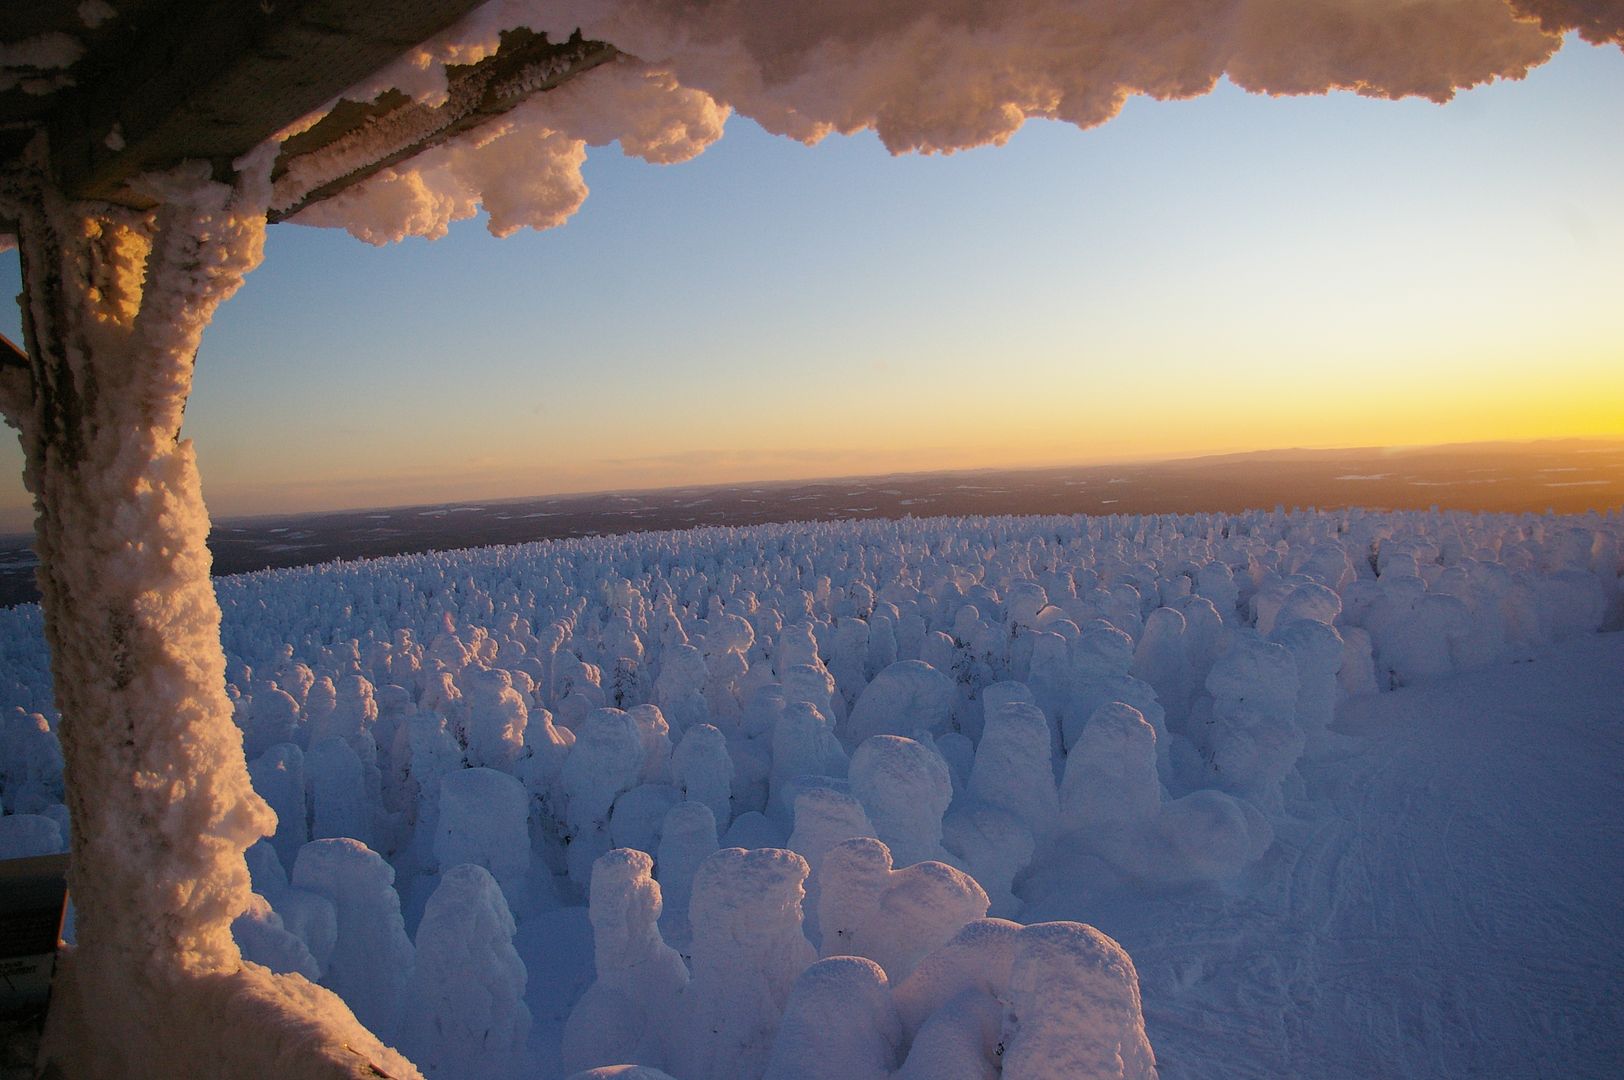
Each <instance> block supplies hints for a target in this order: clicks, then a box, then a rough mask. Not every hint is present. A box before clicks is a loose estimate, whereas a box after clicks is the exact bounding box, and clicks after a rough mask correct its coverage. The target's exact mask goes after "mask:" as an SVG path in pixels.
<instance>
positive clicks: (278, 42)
mask: <svg viewBox="0 0 1624 1080" xmlns="http://www.w3.org/2000/svg"><path fill="white" fill-rule="evenodd" d="M479 2H480V0H415V2H414V3H411V4H379V3H377V2H376V0H273V2H266V3H260V2H254V0H240V2H233V3H220V2H219V0H182V2H180V3H175V4H169V5H163V6H161V7H158V9H157V10H156V11H154V12H153V13H152V14H151V17H150V18H146V19H142V20H139V22H138V23H137V20H132V21H131V22H130V23H129V24H126V25H125V26H121V27H120V28H119V29H120V31H121V35H120V39H119V46H118V47H117V48H115V49H109V50H105V51H104V50H100V49H98V50H94V51H93V52H92V53H91V54H90V55H88V56H86V57H85V59H84V60H83V61H82V62H81V63H80V64H79V65H77V66H76V67H75V69H74V71H73V75H74V78H75V81H76V85H75V86H74V87H73V88H72V89H68V90H62V91H58V93H57V94H54V95H52V100H51V101H50V115H49V120H48V127H49V132H50V145H51V160H52V169H53V171H54V172H55V174H56V178H57V180H58V182H59V184H60V185H61V186H62V188H63V190H64V191H65V192H67V193H68V194H69V195H70V197H74V198H81V199H101V200H106V201H111V202H121V203H124V204H126V205H140V202H139V200H138V199H134V198H132V196H131V195H130V193H129V192H127V191H126V190H124V187H125V184H126V182H127V181H128V180H129V179H130V178H132V177H134V176H136V175H138V174H140V173H142V172H146V171H149V170H153V169H164V168H168V167H170V166H172V165H174V164H175V163H177V162H179V161H182V160H185V159H188V158H203V159H207V160H209V161H212V162H214V163H215V167H216V169H217V170H219V171H220V172H221V173H222V175H224V174H225V173H226V172H227V171H229V169H230V163H231V162H232V161H233V160H234V159H235V158H237V157H239V156H241V155H242V154H243V153H245V152H247V151H248V150H250V149H252V148H253V147H254V146H257V145H258V144H259V143H261V142H263V141H264V140H265V139H267V138H269V137H271V136H272V135H274V134H275V133H276V132H278V131H280V130H282V129H283V128H284V127H286V126H288V125H289V124H291V123H292V122H293V121H295V120H297V119H298V118H299V117H301V116H304V115H307V114H308V113H310V112H311V111H312V110H315V109H318V108H320V107H321V106H323V105H325V104H326V103H328V102H329V101H331V100H332V99H333V98H335V97H337V96H338V95H339V94H340V93H342V92H343V91H344V90H345V89H346V88H348V87H350V86H353V85H355V84H356V83H358V82H360V81H361V80H362V79H365V78H366V77H367V76H369V75H371V74H373V73H374V72H376V71H378V70H379V69H380V68H382V67H384V65H386V64H388V63H389V62H390V61H392V60H394V59H396V58H397V57H399V56H400V55H401V54H402V53H404V52H406V51H407V50H408V49H410V48H411V47H412V46H414V45H416V44H418V43H420V42H422V41H425V40H427V39H428V38H430V37H433V36H434V35H435V34H437V33H440V32H441V31H443V30H445V29H447V28H448V27H450V26H452V25H453V24H454V23H456V22H457V20H458V19H460V18H461V17H462V16H463V15H465V14H466V13H467V12H468V11H469V10H471V9H472V8H474V7H476V6H478V3H479Z"/></svg>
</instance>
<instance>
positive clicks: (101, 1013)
mask: <svg viewBox="0 0 1624 1080" xmlns="http://www.w3.org/2000/svg"><path fill="white" fill-rule="evenodd" d="M267 164H268V163H267V162H265V161H257V162H255V163H253V164H251V165H248V166H247V167H246V168H245V173H244V176H245V178H244V179H240V180H239V181H238V182H237V183H236V184H234V185H228V184H223V183H218V182H215V181H213V180H212V179H210V175H209V169H208V167H207V166H206V165H199V166H195V167H193V166H187V167H183V168H181V169H178V170H176V171H175V172H173V173H170V174H165V175H164V176H162V177H158V178H155V179H151V180H150V181H149V182H148V183H147V184H146V192H145V193H146V194H147V195H149V196H150V197H152V198H153V199H154V200H155V202H156V209H154V210H152V211H149V212H144V213H143V212H132V211H127V210H122V209H118V208H113V207H107V206H101V205H88V204H70V203H69V202H67V201H66V200H65V199H64V198H63V197H62V196H61V195H60V194H59V193H58V192H57V191H56V190H55V189H54V188H53V187H52V185H51V184H50V182H49V180H48V179H47V178H46V176H45V174H44V172H43V170H41V171H39V172H37V173H35V174H33V175H32V176H17V175H15V174H13V175H11V176H9V177H8V178H7V179H6V182H5V187H4V189H3V190H0V203H3V205H0V216H4V217H7V218H10V219H11V220H14V221H16V222H17V223H18V246H19V249H20V254H21V257H22V268H23V286H24V291H23V329H24V334H25V338H26V341H27V346H28V348H27V351H28V357H29V366H28V369H27V370H26V371H25V370H23V369H22V368H20V367H14V368H10V369H7V370H6V371H5V373H4V375H3V376H0V408H3V410H4V413H5V417H6V419H7V420H8V421H9V422H10V423H11V424H13V425H14V426H15V427H16V428H17V429H18V430H19V433H20V437H21V440H22V445H23V450H24V453H25V456H26V466H25V471H24V481H25V483H26V484H27V486H28V489H29V490H30V491H31V492H32V493H33V495H34V506H35V510H36V512H37V518H36V521H35V533H36V546H37V549H38V552H39V558H40V571H39V584H40V591H41V594H42V605H43V608H44V614H45V632H46V638H47V640H48V642H49V644H50V647H51V664H52V674H53V676H54V679H55V684H56V700H57V708H58V710H59V712H60V714H61V726H60V732H59V733H60V737H61V741H62V750H63V755H64V758H65V759H66V770H65V775H66V779H67V800H68V807H69V810H70V812H71V815H72V825H73V848H72V850H73V860H72V870H71V881H70V884H71V887H72V891H73V896H74V901H75V905H76V908H77V937H78V949H77V950H76V952H75V954H74V956H73V958H72V961H71V963H70V964H69V965H68V968H67V970H66V971H65V973H64V975H65V979H63V980H59V983H61V982H64V981H65V982H66V985H65V986H64V985H59V993H58V996H57V998H56V999H55V1001H54V1003H53V1008H52V1019H51V1026H52V1030H53V1033H54V1034H52V1035H50V1036H49V1042H48V1050H47V1052H48V1053H52V1054H55V1055H57V1056H58V1057H59V1062H60V1063H61V1064H62V1065H63V1067H64V1068H66V1069H67V1072H68V1073H70V1074H71V1075H84V1076H93V1075H129V1076H138V1075H145V1074H147V1073H149V1072H150V1071H151V1070H152V1069H154V1068H163V1067H168V1068H171V1069H175V1068H179V1064H178V1062H177V1058H176V1057H175V1050H176V1049H177V1047H176V1045H175V1044H176V1043H179V1042H182V1041H184V1040H187V1039H192V1040H194V1041H195V1040H198V1035H197V1032H196V1031H195V1030H191V1028H192V1026H193V1025H199V1024H201V1025H207V1024H209V1023H211V1022H213V1023H221V1022H225V1021H226V1020H227V1018H228V1017H229V1016H230V1015H232V1013H234V1012H237V1011H240V1010H241V1009H243V1008H248V1007H251V1006H250V1005H249V1001H248V999H250V998H261V999H263V998H264V997H266V996H270V997H280V998H284V999H286V998H287V997H288V995H286V994H285V993H284V992H283V991H281V990H278V989H276V988H273V987H272V986H271V985H270V984H268V983H266V982H265V981H264V978H262V975H263V972H262V971H259V970H258V969H256V970H253V971H246V970H245V969H244V968H243V965H242V961H241V958H240V956H239V954H238V951H237V947H236V945H235V944H234V943H233V941H232V938H231V922H232V919H233V918H234V917H235V916H236V915H237V914H238V913H240V912H242V911H243V910H244V909H245V907H246V906H247V901H248V896H249V879H248V872H247V869H246V867H245V864H244V860H243V851H244V849H245V848H246V847H247V846H248V845H249V844H251V843H253V842H254V840H255V839H256V838H258V837H260V836H262V835H266V834H267V833H269V832H270V831H271V830H272V829H273V828H274V825H275V821H274V818H273V815H272V814H271V812H270V809H269V808H268V807H267V806H266V805H265V803H264V802H263V801H262V800H261V799H260V798H259V797H258V796H257V795H255V794H254V791H253V788H252V787H251V786H250V784H249V780H248V772H247V768H246V765H245V763H244V760H243V749H242V737H241V735H240V733H239V732H238V730H237V728H236V727H235V725H234V724H233V723H232V711H231V705H230V703H229V701H228V700H227V698H226V696H225V678H224V671H225V661H224V655H223V653H222V650H221V646H220V609H219V605H218V604H217V603H216V601H215V596H214V589H213V586H212V584H211V582H210V580H209V552H208V549H207V547H206V546H205V544H204V541H205V538H206V536H207V533H208V515H207V513H206V512H205V510H204V507H203V499H202V493H201V488H200V486H199V481H198V473H197V465H196V461H195V457H194V454H193V451H192V446H191V444H190V442H186V441H182V440H181V439H180V437H179V435H180V426H181V419H182V414H183V411H184V409H185V405H186V396H187V393H188V391H189V389H190V387H191V380H192V363H193V359H194V357H195V355H196V352H197V347H198V341H199V338H200V337H201V335H202V332H203V328H204V327H205V326H207V325H208V322H209V319H210V318H211V317H212V316H213V314H214V311H215V308H217V307H218V306H219V304H220V303H221V301H223V300H225V299H226V298H227V297H228V296H230V295H231V294H232V293H233V292H234V291H235V290H236V289H237V287H238V286H239V285H241V284H242V281H243V277H244V275H246V274H247V273H248V272H249V271H250V270H251V269H253V268H254V266H256V265H257V264H258V263H259V260H260V257H261V252H262V245H263V240H264V230H265V205H266V200H267V193H266V188H267V182H266V173H267V171H268V167H267ZM211 987H212V991H211V990H209V989H208V988H211ZM312 989H313V988H312ZM198 992H202V993H203V994H204V995H205V996H206V997H207V1001H202V1000H197V999H196V998H194V997H193V995H194V994H195V993H198ZM293 996H294V997H299V996H303V997H310V996H311V995H310V994H309V993H307V992H306V991H300V992H299V993H298V994H295V995H293ZM317 996H318V997H319V996H320V995H317ZM334 1001H335V1002H336V999H334ZM278 1004H279V1005H280V1006H283V1007H291V1005H292V1002H291V1000H282V1001H280V1002H279V1003H278ZM306 1004H308V1005H309V1007H310V1009H309V1010H308V1011H310V1012H311V1013H312V1015H314V1014H316V1013H320V1012H321V1011H322V1009H323V1008H325V1006H326V1004H327V1003H326V1002H324V1001H322V1002H317V1001H312V1002H308V1003H306ZM339 1009H340V1010H341V1011H343V1010H342V1006H341V1005H340V1006H339ZM261 1010H262V1012H261V1015H262V1018H263V1019H265V1020H269V1019H271V1018H272V1016H274V1014H275V1012H276V1010H275V1009H270V1010H269V1011H266V1010H265V1003H264V1002H263V1001H262V1003H261ZM296 1011H297V1010H296ZM210 1013H214V1014H215V1015H213V1016H212V1017H211V1016H210ZM92 1014H93V1015H92ZM176 1014H180V1016H186V1015H187V1014H190V1017H189V1021H188V1022H184V1023H179V1024H178V1025H177V1024H176V1023H174V1022H173V1021H175V1020H177V1019H179V1017H178V1016H177V1015H176ZM347 1015H348V1014H347V1011H343V1017H341V1018H340V1019H344V1018H347ZM166 1018H167V1020H168V1021H169V1022H166ZM348 1024H349V1025H351V1026H353V1025H354V1021H353V1020H348ZM322 1026H323V1025H322V1022H321V1021H320V1020H315V1021H314V1022H313V1023H311V1024H309V1025H307V1031H308V1032H309V1034H310V1035H312V1036H315V1035H318V1034H319V1030H320V1029H321V1028H322ZM363 1034H364V1033H363ZM234 1037H237V1038H239V1047H240V1050H239V1051H238V1052H239V1053H243V1052H251V1049H250V1048H251V1046H252V1044H253V1043H254V1041H255V1040H254V1039H253V1037H252V1036H248V1037H246V1038H242V1037H240V1036H234ZM202 1041H203V1042H204V1043H206V1042H207V1041H208V1040H206V1039H205V1040H202ZM364 1041H365V1040H364V1039H363V1044H364ZM189 1049H190V1051H191V1052H192V1053H204V1052H206V1051H209V1050H212V1049H213V1048H208V1047H206V1046H202V1045H194V1046H192V1047H190V1048H189ZM231 1056H232V1055H231V1054H229V1053H228V1054H226V1055H225V1057H224V1058H221V1057H219V1056H216V1057H215V1058H214V1065H213V1066H212V1067H221V1066H222V1064H223V1062H224V1061H227V1060H229V1059H230V1057H231ZM180 1060H184V1059H180ZM182 1071H184V1070H182ZM171 1074H172V1075H174V1074H175V1073H171Z"/></svg>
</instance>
